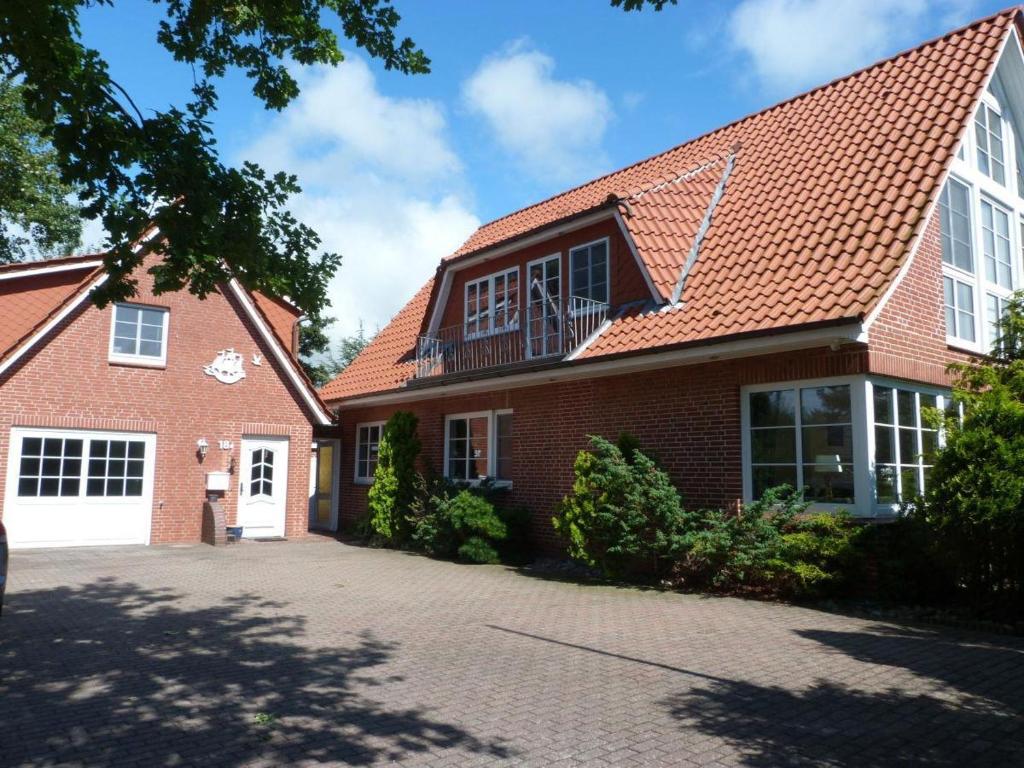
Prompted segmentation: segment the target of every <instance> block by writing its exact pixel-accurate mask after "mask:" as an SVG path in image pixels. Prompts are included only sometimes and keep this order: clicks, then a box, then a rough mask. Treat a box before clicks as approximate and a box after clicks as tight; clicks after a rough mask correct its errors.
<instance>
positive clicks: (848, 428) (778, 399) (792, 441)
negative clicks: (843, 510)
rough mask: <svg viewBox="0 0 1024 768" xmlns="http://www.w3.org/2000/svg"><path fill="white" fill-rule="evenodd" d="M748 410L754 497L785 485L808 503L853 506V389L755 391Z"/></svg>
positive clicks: (750, 397) (751, 396)
mask: <svg viewBox="0 0 1024 768" xmlns="http://www.w3.org/2000/svg"><path fill="white" fill-rule="evenodd" d="M748 406H749V419H750V457H751V480H752V491H753V497H754V498H755V499H757V498H760V497H761V495H762V494H763V493H764V492H765V491H766V490H767V489H768V488H771V487H773V486H777V485H782V484H786V485H791V486H793V487H795V488H798V489H803V491H804V496H805V498H806V499H807V500H808V501H812V502H819V503H826V504H853V503H854V501H855V493H854V472H853V465H854V454H853V417H852V407H851V399H850V387H849V385H846V384H841V385H835V386H821V387H803V388H800V389H796V388H794V389H779V390H772V391H764V392H751V393H750V394H749V401H748Z"/></svg>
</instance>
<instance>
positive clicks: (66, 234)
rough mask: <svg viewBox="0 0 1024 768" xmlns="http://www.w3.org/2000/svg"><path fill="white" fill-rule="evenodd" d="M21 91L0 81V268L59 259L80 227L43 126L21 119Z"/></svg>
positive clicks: (77, 236)
mask: <svg viewBox="0 0 1024 768" xmlns="http://www.w3.org/2000/svg"><path fill="white" fill-rule="evenodd" d="M24 90H25V88H24V86H21V85H18V84H16V83H14V82H13V81H11V80H6V79H4V80H0V264H5V263H9V262H14V261H25V260H27V259H31V258H47V257H51V256H56V255H63V254H65V253H67V252H70V251H71V250H73V249H74V248H75V247H77V246H78V244H79V240H80V238H81V234H82V222H81V219H80V218H79V215H78V207H77V206H76V205H75V204H74V203H73V202H71V200H70V198H71V196H72V193H73V191H74V190H73V189H72V188H71V186H70V185H68V184H65V183H64V182H63V181H61V178H60V171H59V168H58V166H57V153H56V151H55V150H54V149H53V147H52V146H51V145H50V142H49V139H48V137H47V130H46V126H45V125H43V124H42V123H40V122H39V121H38V120H34V119H32V118H31V117H29V116H28V115H27V114H26V113H25V107H24V102H23V94H24Z"/></svg>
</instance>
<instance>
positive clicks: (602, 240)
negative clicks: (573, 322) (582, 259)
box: [567, 237, 612, 312]
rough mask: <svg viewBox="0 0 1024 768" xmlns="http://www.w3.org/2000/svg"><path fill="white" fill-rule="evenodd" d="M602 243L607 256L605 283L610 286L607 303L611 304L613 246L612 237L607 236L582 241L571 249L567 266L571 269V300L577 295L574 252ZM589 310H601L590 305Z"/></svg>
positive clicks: (605, 261)
mask: <svg viewBox="0 0 1024 768" xmlns="http://www.w3.org/2000/svg"><path fill="white" fill-rule="evenodd" d="M600 243H604V254H605V256H604V282H605V285H606V286H607V288H608V300H607V301H606V302H605V303H606V304H609V305H610V304H611V302H612V246H611V240H610V238H607V237H600V238H598V239H597V240H591V241H590V242H589V243H580V244H579V245H574V246H573V247H572V248H570V249H569V258H568V263H567V268H568V270H569V301H570V302H571V301H572V300H573V298H575V296H576V270H574V269H573V268H572V255H573V253H575V252H576V251H580V250H583V249H584V248H588V249H589V248H592V247H593V246H595V245H598V244H600ZM588 274H589V269H588ZM586 300H587V301H596V299H590V298H587V299H586ZM587 311H591V312H596V311H599V308H598V307H588V310H587Z"/></svg>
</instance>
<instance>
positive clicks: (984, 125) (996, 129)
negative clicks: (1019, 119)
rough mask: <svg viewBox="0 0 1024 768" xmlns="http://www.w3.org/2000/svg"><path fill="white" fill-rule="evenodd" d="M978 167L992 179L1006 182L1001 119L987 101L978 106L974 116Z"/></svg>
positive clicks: (1001, 182)
mask: <svg viewBox="0 0 1024 768" xmlns="http://www.w3.org/2000/svg"><path fill="white" fill-rule="evenodd" d="M974 134H975V142H976V144H977V154H978V169H979V170H980V171H981V172H982V173H983V174H985V175H986V176H988V177H989V178H990V179H992V180H993V181H995V182H997V183H999V184H1006V152H1005V149H1004V144H1003V119H1002V117H1001V116H1000V115H999V112H998V111H997V110H996V109H995V108H994V107H992V106H991V105H990V104H988V103H987V102H982V103H981V105H980V106H979V107H978V114H977V115H976V116H975V118H974Z"/></svg>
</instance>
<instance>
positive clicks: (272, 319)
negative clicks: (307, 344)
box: [250, 291, 302, 355]
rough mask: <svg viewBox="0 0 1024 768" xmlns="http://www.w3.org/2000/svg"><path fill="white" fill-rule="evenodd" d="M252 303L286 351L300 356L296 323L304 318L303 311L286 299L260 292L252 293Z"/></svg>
mask: <svg viewBox="0 0 1024 768" xmlns="http://www.w3.org/2000/svg"><path fill="white" fill-rule="evenodd" d="M250 295H251V296H252V303H253V304H255V305H256V308H257V309H258V310H259V311H260V314H262V315H263V319H264V320H266V321H267V325H269V326H270V328H271V330H273V331H274V335H275V336H277V340H278V341H279V342H281V346H283V347H284V348H285V349H286V350H288V351H289V352H290V353H292V354H293V355H295V354H298V350H297V349H295V333H294V332H293V331H294V328H295V322H296V321H297V320H298V319H299V318H300V317H302V310H300V309H299V308H298V307H296V306H295V305H294V304H291V303H290V302H287V301H285V300H284V299H275V298H274V297H273V296H267V295H266V294H264V293H260V292H259V291H250Z"/></svg>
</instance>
